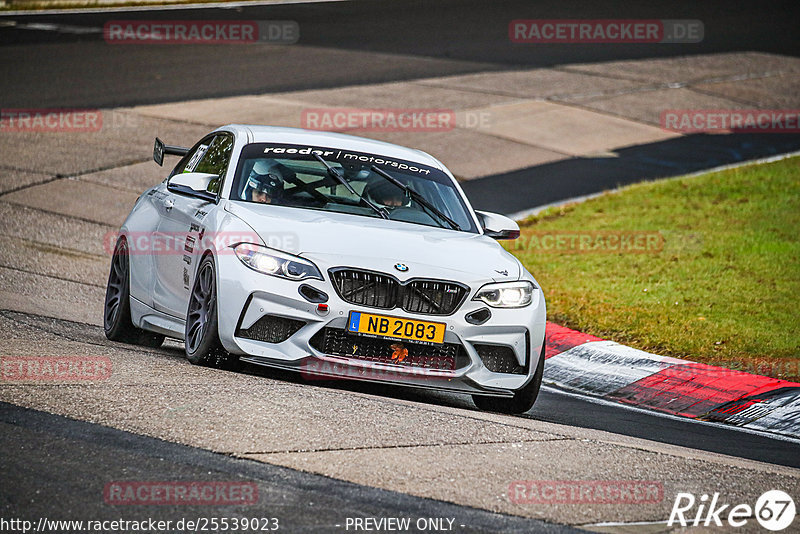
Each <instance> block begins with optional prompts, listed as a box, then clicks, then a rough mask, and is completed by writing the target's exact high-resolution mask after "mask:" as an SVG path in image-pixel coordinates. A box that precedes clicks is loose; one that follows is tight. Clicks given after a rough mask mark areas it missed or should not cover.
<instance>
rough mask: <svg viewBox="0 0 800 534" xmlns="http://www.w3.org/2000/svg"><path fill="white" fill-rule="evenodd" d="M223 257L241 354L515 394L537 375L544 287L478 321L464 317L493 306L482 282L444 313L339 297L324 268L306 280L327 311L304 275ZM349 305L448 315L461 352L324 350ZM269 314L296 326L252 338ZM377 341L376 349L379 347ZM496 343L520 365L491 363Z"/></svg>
mask: <svg viewBox="0 0 800 534" xmlns="http://www.w3.org/2000/svg"><path fill="white" fill-rule="evenodd" d="M217 263H218V266H219V268H218V269H217V272H218V273H221V274H219V275H218V276H219V277H220V279H219V280H218V281H217V282H218V287H219V292H218V310H220V313H219V317H218V322H219V337H220V341H221V342H222V344H223V346H224V347H225V349H226V350H228V351H229V352H231V353H234V354H238V355H240V359H241V360H242V361H245V362H249V363H253V364H257V365H265V366H269V367H276V368H282V369H289V370H293V371H299V372H301V373H302V374H303V375H305V376H307V377H309V378H312V377H320V378H324V379H328V378H345V379H353V380H366V381H371V382H384V383H393V384H402V385H407V386H416V387H423V388H433V389H437V390H445V391H454V392H461V393H475V394H487V395H495V396H510V395H513V392H514V391H515V390H517V389H519V388H521V387H523V386H524V385H525V384H526V383H527V382H528V381H529V380H531V378H532V377H533V374H534V373H535V370H536V368H537V364H538V359H539V357H540V354H541V348H542V344H543V343H544V334H545V302H544V298H543V296H542V294H541V291H540V290H538V289H537V290H536V291H535V293H534V298H533V301H532V302H531V304H530V305H529V306H526V307H524V308H517V309H502V308H489V309H490V311H491V317H490V318H489V319H488V321H486V322H485V323H483V324H480V325H476V324H471V323H470V322H469V321H467V319H466V317H467V316H468V315H469V314H470V313H472V312H475V311H477V310H480V309H482V308H488V306H486V305H485V304H484V303H483V302H479V301H472V300H471V299H472V297H473V296H474V294H475V292H476V291H477V289H479V287H480V286H481V285H483V283H476V284H472V283H470V284H468V285H469V286H470V293H469V296H468V297H467V299H466V300H465V301H464V303H463V304H462V305H461V307H460V308H459V309H458V310H457V311H456V312H455V313H453V314H452V315H448V316H439V315H425V314H412V313H408V312H405V311H404V310H402V309H400V308H396V309H391V310H383V309H376V308H371V307H364V306H357V305H354V304H350V303H347V302H345V301H344V300H342V299H341V298H340V297H339V295H338V294H337V292H336V290H335V289H334V287H333V285H332V282H331V281H330V279H329V277H328V276H327V273H326V274H325V275H323V276H325V278H326V280H324V281H320V280H306V281H304V282H303V284H306V285H309V286H312V287H313V288H314V289H316V290H318V291H321V292H324V293H325V294H327V295H328V301H327V302H326V303H325V304H327V311H321V310H319V309H318V305H317V304H316V303H313V302H309V301H308V300H307V299H306V298H304V297H303V296H302V295H301V294H300V292H299V288H300V286H301V285H302V284H301V283H298V282H295V281H290V280H284V279H281V278H277V277H273V276H268V275H265V274H261V273H258V272H255V271H253V270H251V269H248V268H247V267H245V266H244V265H243V264H242V263H241V262H240V261H239V260H238V259H237V258H236V257H235V255H233V254H229V255H220V256H218V257H217ZM319 267H320V268H322V266H319ZM531 280H532V279H531ZM487 281H491V280H487ZM351 311H360V312H365V313H377V314H382V315H388V316H392V317H399V318H406V319H415V320H421V321H434V322H443V323H445V324H446V325H447V327H446V332H445V336H444V343H445V344H451V345H454V346H457V347H458V349H457V350H458V355H457V357H454V361H455V363H456V365H454V366H453V367H455V368H444V369H442V368H432V367H426V366H422V365H409V363H408V362H406V363H404V364H398V363H392V362H391V361H386V360H389V358H385V359H381V358H377V359H376V358H374V357H371V358H367V357H366V356H365V355H363V354H360V353H359V349H357V348H355V349H354V352H355V354H353V355H346V354H343V353H342V351H337V352H338V354H331V353H326V352H325V347H326V345H325V344H324V343H321V342H320V340H321V339H322V338H324V336H325V333H326V332H325V330H326V329H339V330H341V331H343V330H344V329H345V328H346V326H347V321H348V316H349V313H350V312H351ZM265 315H268V316H270V317H271V318H272V317H275V318H283V319H287V320H288V321H285V323H286V324H288V325H290V327H289V332H293V333H291V334H290V335H289V336H288V337H287V338H286V339H285V340H282V341H279V342H266V341H261V340H257V339H249V338H247V337H244V335H242V332H243V331H244V330H248V329H251V328H253V327H254V325H256V323H257V322H258V321H259V320H261V319H262V317H264V316H265ZM279 322H280V321H279ZM295 322H296V323H295ZM291 325H294V326H291ZM282 337H284V336H280V337H279V339H280V338H282ZM400 341H401V343H405V342H402V340H400ZM406 344H408V343H406ZM411 344H412V345H413V343H411ZM371 345H375V343H371ZM487 347H490V348H489V349H487ZM371 348H372V353H374V350H375V347H374V346H372V347H371ZM415 348H416V349H417V352H420V353H423V352H425V350H424V349H423V348H419V347H415ZM451 348H452V347H451ZM493 349H498V350H500V351H502V352H503V354H504V355H505V356H506V357H507V359H510V358H514V359H516V363H517V365H516V366H515V369H514V372H493V371H492V370H490V368H489V367H493V368H495V367H494V366H493V363H492V362H491V361H490V360H489V358H488V357H487V354H488V353H489V352H492V353H496V352H497V351H496V350H493ZM433 352H436V351H433ZM372 353H371V354H372ZM482 355H483V358H482ZM487 365H489V367H487ZM512 367H513V366H512Z"/></svg>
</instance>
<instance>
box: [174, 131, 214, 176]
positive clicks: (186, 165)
mask: <svg viewBox="0 0 800 534" xmlns="http://www.w3.org/2000/svg"><path fill="white" fill-rule="evenodd" d="M212 140H213V138H212V137H206V138H205V139H203V140H202V141H200V142H199V143H198V144H197V145H196V146H195V147H194V148H192V150H190V151H189V153H188V154H186V155H185V156H183V159H181V160H180V161H179V162H178V165H176V166H175V169H173V171H172V174H170V176H175V175H176V174H181V173H183V172H194V171H195V168H196V167H197V164H198V163H199V162H200V160H201V159H202V158H203V156H205V154H206V151H208V146H209V145H210V144H211V142H212Z"/></svg>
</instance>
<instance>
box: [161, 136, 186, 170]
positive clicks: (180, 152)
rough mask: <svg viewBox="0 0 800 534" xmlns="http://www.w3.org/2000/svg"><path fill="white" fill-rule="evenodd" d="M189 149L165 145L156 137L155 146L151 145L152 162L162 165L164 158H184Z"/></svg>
mask: <svg viewBox="0 0 800 534" xmlns="http://www.w3.org/2000/svg"><path fill="white" fill-rule="evenodd" d="M188 152H189V149H188V148H186V147H182V146H170V145H165V144H164V141H162V140H161V139H159V138H158V137H156V142H155V145H153V161H155V162H156V163H158V164H159V165H164V156H165V155H171V156H185V155H186V154H187V153H188Z"/></svg>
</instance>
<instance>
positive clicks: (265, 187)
mask: <svg viewBox="0 0 800 534" xmlns="http://www.w3.org/2000/svg"><path fill="white" fill-rule="evenodd" d="M283 185H284V180H283V178H282V177H281V175H280V170H278V169H277V165H276V164H273V165H270V164H269V162H267V161H264V160H259V161H257V162H256V163H255V164H254V165H253V170H252V171H250V176H249V177H248V179H247V184H246V185H245V189H244V197H245V198H246V199H247V200H250V201H252V200H254V199H253V194H254V193H256V192H257V193H262V194H265V195H267V196H268V197H269V202H274V201H275V200H279V199H280V198H281V197H282V196H283Z"/></svg>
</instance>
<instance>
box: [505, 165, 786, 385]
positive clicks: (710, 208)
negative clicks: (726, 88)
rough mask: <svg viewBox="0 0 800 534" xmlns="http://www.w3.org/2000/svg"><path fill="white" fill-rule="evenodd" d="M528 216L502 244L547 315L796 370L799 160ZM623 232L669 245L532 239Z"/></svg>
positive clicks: (701, 354)
mask: <svg viewBox="0 0 800 534" xmlns="http://www.w3.org/2000/svg"><path fill="white" fill-rule="evenodd" d="M520 226H521V227H522V237H521V238H520V240H518V241H516V242H506V243H505V246H506V248H507V249H508V250H510V251H511V252H513V253H514V254H515V255H516V256H517V257H519V259H520V260H521V261H522V262H523V263H524V264H525V266H526V267H527V268H528V269H529V270H530V271H531V272H532V273H533V274H534V276H535V277H536V278H537V280H538V281H539V283H540V284H541V285H542V288H543V290H544V292H545V296H546V298H547V308H548V319H550V320H551V321H554V322H556V323H559V324H562V325H564V326H568V327H571V328H575V329H578V330H581V331H583V332H587V333H591V334H595V335H597V336H601V337H604V338H607V339H612V340H614V341H618V342H620V343H624V344H628V345H631V346H633V347H637V348H640V349H643V350H647V351H651V352H655V353H658V354H663V355H671V356H675V357H679V358H686V359H691V360H695V361H701V362H706V363H711V364H714V365H722V366H727V367H731V368H735V369H742V370H745V371H749V372H756V373H759V374H768V375H771V376H776V377H781V378H786V379H791V380H797V379H798V372H797V365H798V361H800V313H798V302H799V301H800V298H799V297H800V158H797V157H796V158H791V159H785V160H782V161H778V162H773V163H769V164H763V165H752V166H747V167H740V168H737V169H731V170H727V171H722V172H718V173H712V174H705V175H702V176H698V177H692V178H676V179H670V180H664V181H658V182H648V183H643V184H637V185H634V186H629V187H626V188H624V189H622V190H620V191H618V192H610V193H606V194H604V195H602V196H600V197H597V198H595V199H591V200H588V201H586V202H584V203H580V204H574V205H570V206H566V207H563V208H553V209H550V210H547V211H545V212H543V213H541V214H539V215H537V216H535V217H531V218H529V219H527V220H526V221H524V222H523V223H522V224H521V225H520ZM619 231H646V232H651V233H654V234H653V235H655V236H656V237H658V234H660V235H661V236H663V242H660V244H661V245H662V246H660V247H656V248H660V250H657V251H650V252H647V253H636V254H634V253H630V252H607V251H605V252H591V253H576V252H574V251H569V250H560V251H556V252H553V251H550V252H547V253H542V252H541V249H540V248H537V247H536V245H537V244H541V243H543V241H542V236H543V235H558V234H559V233H564V232H578V233H585V232H611V233H613V232H619ZM588 235H590V236H592V238H594V236H595V235H596V234H588ZM601 235H610V234H605V233H603V234H601ZM532 237H535V238H538V239H531V238H532ZM659 239H660V238H659Z"/></svg>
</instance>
